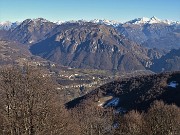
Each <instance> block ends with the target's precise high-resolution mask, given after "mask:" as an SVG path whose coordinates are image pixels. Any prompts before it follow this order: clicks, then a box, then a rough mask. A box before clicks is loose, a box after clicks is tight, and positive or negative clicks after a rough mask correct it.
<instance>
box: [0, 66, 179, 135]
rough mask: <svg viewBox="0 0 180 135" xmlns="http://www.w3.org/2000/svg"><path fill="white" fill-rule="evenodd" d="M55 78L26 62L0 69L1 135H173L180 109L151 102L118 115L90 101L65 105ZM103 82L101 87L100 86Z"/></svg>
mask: <svg viewBox="0 0 180 135" xmlns="http://www.w3.org/2000/svg"><path fill="white" fill-rule="evenodd" d="M56 83H57V82H56V81H55V80H54V79H53V78H51V77H49V76H44V74H43V70H39V69H37V68H32V67H28V66H25V67H23V68H19V67H9V68H7V67H6V69H5V68H1V69H0V97H1V98H0V134H2V135H145V134H146V135H178V134H179V133H180V108H179V107H178V106H176V105H175V104H166V103H164V102H163V101H158V100H155V101H153V102H152V103H151V105H150V107H149V108H148V109H146V110H142V109H141V110H137V109H134V110H128V111H127V112H125V113H123V114H122V113H117V112H116V111H115V109H114V108H113V107H107V108H104V107H100V106H95V105H94V104H91V103H90V102H89V100H86V101H83V102H82V103H81V104H79V105H77V106H76V107H73V108H66V106H65V103H64V102H63V100H62V99H60V96H59V94H58V93H59V91H58V90H57V89H56ZM105 86H106V85H105ZM105 86H104V87H105Z"/></svg>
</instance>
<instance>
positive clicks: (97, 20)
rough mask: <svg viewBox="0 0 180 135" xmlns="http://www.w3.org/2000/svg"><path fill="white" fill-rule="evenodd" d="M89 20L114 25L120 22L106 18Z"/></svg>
mask: <svg viewBox="0 0 180 135" xmlns="http://www.w3.org/2000/svg"><path fill="white" fill-rule="evenodd" d="M90 22H92V23H98V24H106V25H112V26H114V27H116V26H118V25H119V24H120V22H117V21H114V20H106V19H103V20H101V19H94V20H91V21H90Z"/></svg>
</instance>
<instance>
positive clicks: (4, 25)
mask: <svg viewBox="0 0 180 135" xmlns="http://www.w3.org/2000/svg"><path fill="white" fill-rule="evenodd" d="M20 23H21V22H18V21H16V22H10V21H5V22H0V30H9V29H14V28H16V27H17V26H18V25H19V24H20Z"/></svg>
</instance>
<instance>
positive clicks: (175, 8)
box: [0, 0, 180, 22]
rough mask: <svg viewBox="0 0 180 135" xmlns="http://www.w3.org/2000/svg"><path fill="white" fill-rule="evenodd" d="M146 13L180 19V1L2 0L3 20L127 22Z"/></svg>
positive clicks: (0, 16) (1, 12) (0, 17)
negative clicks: (44, 19)
mask: <svg viewBox="0 0 180 135" xmlns="http://www.w3.org/2000/svg"><path fill="white" fill-rule="evenodd" d="M143 16H144V17H152V16H156V17H158V18H160V19H169V20H176V21H180V0H0V21H7V20H9V21H23V20H25V19H27V18H39V17H43V18H46V19H48V20H51V21H56V20H62V21H68V20H79V19H84V20H92V19H108V20H116V21H121V22H124V21H128V20H131V19H134V18H138V17H143Z"/></svg>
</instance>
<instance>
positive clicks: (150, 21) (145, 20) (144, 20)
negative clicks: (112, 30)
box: [125, 16, 178, 25]
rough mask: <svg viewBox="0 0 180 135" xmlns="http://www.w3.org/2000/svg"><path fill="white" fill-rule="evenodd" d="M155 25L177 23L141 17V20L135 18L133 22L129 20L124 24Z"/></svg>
mask: <svg viewBox="0 0 180 135" xmlns="http://www.w3.org/2000/svg"><path fill="white" fill-rule="evenodd" d="M155 23H165V24H168V25H172V24H178V22H175V21H169V20H161V19H159V18H157V17H155V16H153V17H151V18H147V17H142V18H136V19H134V20H130V21H128V22H126V23H125V24H139V25H141V24H155Z"/></svg>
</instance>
